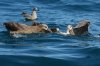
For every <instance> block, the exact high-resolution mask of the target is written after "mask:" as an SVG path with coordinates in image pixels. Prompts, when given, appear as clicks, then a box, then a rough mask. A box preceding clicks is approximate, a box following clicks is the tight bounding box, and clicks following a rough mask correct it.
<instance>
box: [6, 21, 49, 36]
mask: <svg viewBox="0 0 100 66" xmlns="http://www.w3.org/2000/svg"><path fill="white" fill-rule="evenodd" d="M4 26H5V27H6V29H7V30H8V31H9V32H10V34H31V33H51V30H50V29H49V28H48V25H46V24H38V23H37V24H33V25H31V26H30V25H26V24H21V23H15V22H6V23H4Z"/></svg>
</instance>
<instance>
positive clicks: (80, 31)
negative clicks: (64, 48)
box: [59, 20, 90, 35]
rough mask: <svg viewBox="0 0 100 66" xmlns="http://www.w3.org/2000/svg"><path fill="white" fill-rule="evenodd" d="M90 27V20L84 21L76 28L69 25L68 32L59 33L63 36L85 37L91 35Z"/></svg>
mask: <svg viewBox="0 0 100 66" xmlns="http://www.w3.org/2000/svg"><path fill="white" fill-rule="evenodd" d="M89 25H90V21H89V20H82V21H80V22H79V23H78V24H77V25H76V26H75V27H73V26H72V25H68V26H67V31H66V32H60V31H59V33H60V34H63V35H85V34H88V33H89V32H88V27H89Z"/></svg>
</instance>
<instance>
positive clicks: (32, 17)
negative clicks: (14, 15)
mask: <svg viewBox="0 0 100 66" xmlns="http://www.w3.org/2000/svg"><path fill="white" fill-rule="evenodd" d="M37 11H38V8H36V7H35V8H33V10H32V13H31V14H28V13H26V12H22V14H21V15H22V16H23V17H24V18H25V20H28V21H34V20H36V19H37Z"/></svg>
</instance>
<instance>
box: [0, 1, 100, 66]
mask: <svg viewBox="0 0 100 66" xmlns="http://www.w3.org/2000/svg"><path fill="white" fill-rule="evenodd" d="M33 7H38V8H39V11H38V17H39V18H38V21H39V22H41V23H46V24H48V25H49V27H59V28H60V30H61V31H66V26H67V25H68V24H72V25H74V24H77V23H78V22H79V21H80V20H83V19H88V20H90V22H91V25H90V27H89V32H90V33H91V36H63V35H58V34H35V35H34V34H31V35H15V36H11V35H9V34H8V33H7V30H6V29H5V27H4V26H3V23H4V22H7V21H15V22H19V23H25V24H31V22H27V21H25V20H24V19H23V17H22V16H21V15H20V14H21V13H22V12H23V11H26V12H29V13H30V12H31V10H32V8H33ZM0 66H100V0H0Z"/></svg>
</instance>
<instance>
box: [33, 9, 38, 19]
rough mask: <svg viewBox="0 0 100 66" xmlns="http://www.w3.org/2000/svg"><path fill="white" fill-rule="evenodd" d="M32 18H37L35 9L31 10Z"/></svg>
mask: <svg viewBox="0 0 100 66" xmlns="http://www.w3.org/2000/svg"><path fill="white" fill-rule="evenodd" d="M32 18H33V19H36V18H37V13H36V11H32Z"/></svg>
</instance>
